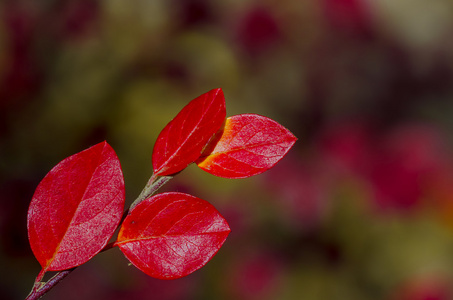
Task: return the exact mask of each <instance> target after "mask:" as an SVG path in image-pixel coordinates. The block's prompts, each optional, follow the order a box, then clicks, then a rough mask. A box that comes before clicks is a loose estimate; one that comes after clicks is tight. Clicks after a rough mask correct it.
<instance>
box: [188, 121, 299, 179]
mask: <svg viewBox="0 0 453 300" xmlns="http://www.w3.org/2000/svg"><path fill="white" fill-rule="evenodd" d="M296 140H297V138H296V137H295V136H294V135H293V134H292V133H291V132H290V131H289V130H288V129H286V128H285V127H283V126H282V125H280V124H279V123H277V122H275V121H274V120H272V119H269V118H267V117H263V116H260V115H255V114H242V115H236V116H232V117H229V118H227V120H226V122H225V126H224V128H222V129H221V130H219V131H218V132H217V133H216V136H215V137H214V138H213V139H212V140H211V142H210V144H209V145H208V146H207V147H206V149H205V150H204V152H203V154H202V155H201V157H200V158H199V159H198V160H197V161H196V163H197V165H198V166H199V167H200V168H201V169H203V170H204V171H206V172H208V173H211V174H213V175H216V176H219V177H224V178H246V177H250V176H253V175H257V174H260V173H262V172H264V171H266V170H268V169H270V168H272V167H273V166H274V165H275V164H276V163H277V162H278V161H279V160H280V159H282V158H283V157H284V156H285V154H286V153H287V152H288V151H289V149H291V147H292V146H293V145H294V143H295V142H296Z"/></svg>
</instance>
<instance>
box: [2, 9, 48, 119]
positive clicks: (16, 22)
mask: <svg viewBox="0 0 453 300" xmlns="http://www.w3.org/2000/svg"><path fill="white" fill-rule="evenodd" d="M0 16H1V21H0V22H3V23H4V26H5V31H6V37H7V41H8V43H7V47H6V51H7V53H8V60H7V64H6V66H5V70H3V72H4V73H3V77H0V112H1V113H0V119H1V120H2V122H4V121H6V120H5V118H6V116H7V115H8V111H9V110H10V109H15V108H18V107H20V106H21V104H22V103H23V102H26V101H28V100H29V99H30V98H29V96H31V95H33V93H35V92H36V91H37V89H38V88H39V85H40V83H41V77H40V76H41V71H40V70H39V67H38V64H37V62H36V60H35V57H33V49H32V46H33V43H34V39H35V35H36V33H37V24H38V21H39V19H38V16H37V15H36V13H35V12H33V11H32V10H31V9H30V8H28V7H26V6H21V5H20V4H19V3H15V2H13V1H10V2H7V4H5V5H4V7H3V11H1V12H0Z"/></svg>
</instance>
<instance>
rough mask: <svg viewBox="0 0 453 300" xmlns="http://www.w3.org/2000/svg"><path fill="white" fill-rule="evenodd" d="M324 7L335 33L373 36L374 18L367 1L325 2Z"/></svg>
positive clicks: (337, 0)
mask: <svg viewBox="0 0 453 300" xmlns="http://www.w3.org/2000/svg"><path fill="white" fill-rule="evenodd" d="M323 6H324V7H323V8H324V13H325V15H326V20H327V21H328V22H329V24H330V26H332V30H333V31H335V32H342V33H346V34H350V35H354V36H356V37H367V36H370V35H371V34H372V31H373V28H374V27H373V23H372V16H371V13H370V11H369V7H368V5H367V3H366V1H365V0H323Z"/></svg>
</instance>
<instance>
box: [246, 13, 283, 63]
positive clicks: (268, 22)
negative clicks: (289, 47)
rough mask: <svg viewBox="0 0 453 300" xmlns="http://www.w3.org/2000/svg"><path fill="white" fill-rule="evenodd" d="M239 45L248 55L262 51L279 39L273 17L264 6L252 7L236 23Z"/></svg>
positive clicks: (276, 24)
mask: <svg viewBox="0 0 453 300" xmlns="http://www.w3.org/2000/svg"><path fill="white" fill-rule="evenodd" d="M237 34H238V36H237V38H238V41H239V45H241V46H242V48H243V49H244V50H245V51H246V52H247V53H248V54H250V55H255V54H259V53H262V52H264V51H265V50H266V49H267V48H268V47H270V46H272V45H274V44H275V43H277V42H279V41H280V40H281V32H280V29H279V27H278V23H277V21H276V20H275V17H274V16H273V15H272V14H271V13H270V11H268V10H267V9H265V8H262V7H253V8H252V9H250V10H249V11H247V12H246V13H245V15H244V16H243V17H242V19H241V20H239V25H238V33H237Z"/></svg>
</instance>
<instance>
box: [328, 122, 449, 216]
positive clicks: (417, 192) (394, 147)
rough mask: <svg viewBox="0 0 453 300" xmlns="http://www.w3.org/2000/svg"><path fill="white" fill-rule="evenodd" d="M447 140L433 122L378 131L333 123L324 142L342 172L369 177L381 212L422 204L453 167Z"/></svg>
mask: <svg viewBox="0 0 453 300" xmlns="http://www.w3.org/2000/svg"><path fill="white" fill-rule="evenodd" d="M445 140H446V136H443V135H442V133H441V131H440V130H439V129H438V128H435V127H433V126H428V125H420V124H419V125H410V124H409V125H405V126H400V127H399V128H398V127H397V128H396V129H394V130H392V131H385V130H384V131H379V132H377V131H376V130H372V129H371V127H370V126H367V125H364V124H361V123H352V124H344V125H342V126H333V127H332V128H331V129H329V130H327V132H326V133H325V135H324V136H323V137H322V138H321V139H320V141H321V142H320V144H319V145H320V148H321V151H322V152H321V153H323V155H325V157H326V158H327V161H328V162H329V163H332V164H334V165H335V166H336V168H337V170H338V171H340V174H342V175H341V176H343V175H349V176H353V177H354V176H355V177H357V178H361V180H365V182H367V184H368V185H369V188H370V191H371V195H372V198H373V199H372V202H373V203H374V206H375V207H376V208H377V209H378V211H381V212H384V211H410V210H413V209H416V208H417V207H420V206H419V205H420V204H421V201H422V198H423V196H424V195H426V193H427V192H428V190H429V187H430V186H432V185H433V184H434V183H435V182H436V180H437V179H436V178H438V177H439V175H440V174H442V175H445V174H446V173H448V172H451V171H453V169H452V165H451V160H450V159H449V157H448V150H447V149H448V147H447V145H446V143H445Z"/></svg>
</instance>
